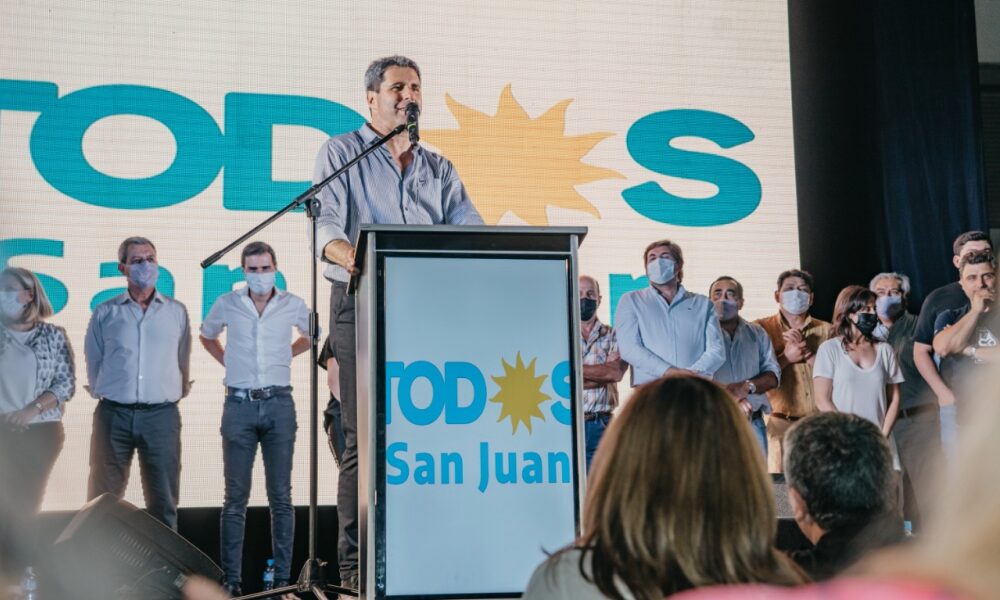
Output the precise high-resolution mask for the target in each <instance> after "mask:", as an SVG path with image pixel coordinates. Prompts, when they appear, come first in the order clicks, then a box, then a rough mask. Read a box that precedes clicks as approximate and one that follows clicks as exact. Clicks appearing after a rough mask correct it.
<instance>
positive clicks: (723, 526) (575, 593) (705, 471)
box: [524, 377, 805, 600]
mask: <svg viewBox="0 0 1000 600" xmlns="http://www.w3.org/2000/svg"><path fill="white" fill-rule="evenodd" d="M776 523H777V521H776V518H775V507H774V493H773V490H772V485H771V481H770V479H769V477H768V475H767V472H766V470H765V467H764V463H763V461H762V459H761V456H760V449H759V447H758V446H757V442H756V441H755V439H754V437H753V433H752V432H751V430H750V427H749V425H748V423H747V421H746V418H745V417H744V416H743V415H742V414H741V413H740V410H739V408H737V406H736V403H735V402H733V400H732V398H730V397H729V395H728V394H726V392H725V391H724V390H723V389H722V388H720V387H719V386H718V385H716V384H714V383H712V382H710V381H708V380H705V379H701V378H698V377H668V378H665V379H660V380H658V381H654V382H651V383H649V384H647V385H644V386H642V387H640V388H639V389H638V390H637V391H636V393H635V395H633V396H632V398H631V400H630V401H629V402H628V404H627V405H626V406H625V408H624V409H623V410H622V412H621V414H620V415H619V416H618V417H617V418H616V419H614V420H613V421H612V423H611V426H610V428H609V429H608V431H607V434H606V437H605V438H604V439H603V440H602V441H601V445H600V447H599V448H598V450H597V455H596V456H595V459H594V465H593V470H592V472H591V480H590V483H589V489H588V492H587V499H586V505H585V507H584V532H583V535H582V536H581V537H580V538H579V539H578V540H577V541H576V542H575V543H574V544H573V545H572V546H571V547H569V548H565V549H563V550H561V551H559V552H557V553H556V554H555V555H553V556H552V557H551V558H549V559H548V560H547V561H546V562H545V563H543V564H542V565H541V566H539V567H538V569H536V570H535V573H534V575H533V576H532V578H531V582H530V583H529V584H528V589H527V591H525V593H524V598H525V599H528V600H532V599H537V598H605V597H607V598H614V599H616V600H624V599H629V598H636V599H647V598H662V597H663V596H666V595H670V594H673V593H676V592H679V591H682V590H686V589H691V588H696V587H702V586H709V585H715V584H726V583H728V584H731V583H769V584H777V585H795V584H798V583H801V582H803V581H804V579H805V577H804V575H802V573H801V572H800V571H799V570H798V568H797V567H795V566H794V565H793V564H792V563H791V562H790V561H789V560H788V559H787V558H786V557H785V556H784V555H783V554H781V553H779V552H778V551H776V550H775V549H774V540H775V534H776Z"/></svg>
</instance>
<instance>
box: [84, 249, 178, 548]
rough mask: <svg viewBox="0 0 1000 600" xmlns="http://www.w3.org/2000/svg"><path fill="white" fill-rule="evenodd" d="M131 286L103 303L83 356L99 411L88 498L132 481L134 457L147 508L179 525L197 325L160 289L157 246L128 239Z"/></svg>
mask: <svg viewBox="0 0 1000 600" xmlns="http://www.w3.org/2000/svg"><path fill="white" fill-rule="evenodd" d="M118 271H119V272H120V273H121V274H122V275H125V277H127V278H128V289H127V290H126V291H125V292H123V293H122V294H119V295H118V296H115V297H114V298H111V299H110V300H107V301H105V302H102V303H101V304H98V305H97V307H96V308H94V313H93V314H92V315H91V317H90V324H89V325H88V326H87V337H86V338H85V340H84V347H83V349H84V357H85V358H86V361H87V382H88V386H87V391H88V392H90V395H91V396H93V397H94V398H95V399H97V400H100V402H98V404H97V408H96V409H95V410H94V421H93V433H92V434H91V441H90V478H89V480H88V484H87V499H88V500H92V499H94V498H96V497H98V496H100V495H101V494H104V493H111V494H114V495H115V496H117V497H119V498H121V497H122V496H124V494H125V488H126V487H127V486H128V480H129V473H130V472H131V470H132V457H133V455H135V454H136V453H138V455H139V467H140V469H139V474H140V475H141V476H142V493H143V496H144V497H145V500H146V511H147V512H149V514H151V515H153V516H154V517H156V518H157V519H159V520H160V521H161V522H162V523H163V524H164V525H166V526H167V527H170V528H171V529H177V501H178V498H179V495H180V477H181V416H180V412H179V411H178V410H177V402H178V400H180V399H181V398H183V397H184V396H187V394H188V392H189V391H190V389H191V382H190V381H189V373H190V367H191V325H190V322H189V321H188V314H187V309H186V308H185V307H184V305H183V304H181V303H180V302H178V301H177V300H174V299H173V298H169V297H167V296H164V295H163V294H161V293H160V292H159V291H157V289H156V281H157V278H158V276H159V265H158V263H157V257H156V247H155V246H153V242H151V241H149V240H148V239H146V238H143V237H130V238H128V239H126V240H125V241H123V242H122V243H121V245H120V246H119V247H118Z"/></svg>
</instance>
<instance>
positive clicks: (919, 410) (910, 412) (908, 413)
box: [899, 403, 938, 419]
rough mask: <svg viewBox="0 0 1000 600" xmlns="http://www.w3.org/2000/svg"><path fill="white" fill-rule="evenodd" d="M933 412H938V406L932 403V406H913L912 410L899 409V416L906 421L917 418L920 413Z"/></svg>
mask: <svg viewBox="0 0 1000 600" xmlns="http://www.w3.org/2000/svg"><path fill="white" fill-rule="evenodd" d="M931 411H934V412H937V411H938V405H937V404H933V403H931V404H921V405H919V406H912V407H910V408H901V409H899V416H901V417H903V418H904V419H908V418H910V417H915V416H916V415H919V414H920V413H923V412H931Z"/></svg>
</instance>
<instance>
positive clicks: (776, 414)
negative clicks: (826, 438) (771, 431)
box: [771, 412, 805, 423]
mask: <svg viewBox="0 0 1000 600" xmlns="http://www.w3.org/2000/svg"><path fill="white" fill-rule="evenodd" d="M771 416H772V417H776V418H778V419H781V420H783V421H788V422H789V423H794V422H796V421H798V420H799V419H804V418H805V417H795V416H792V415H786V414H785V413H783V412H772V413H771Z"/></svg>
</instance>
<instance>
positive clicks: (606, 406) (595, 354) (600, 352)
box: [582, 321, 618, 413]
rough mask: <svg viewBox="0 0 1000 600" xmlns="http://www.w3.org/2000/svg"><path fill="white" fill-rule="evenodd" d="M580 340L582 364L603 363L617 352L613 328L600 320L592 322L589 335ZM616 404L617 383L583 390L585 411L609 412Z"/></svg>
mask: <svg viewBox="0 0 1000 600" xmlns="http://www.w3.org/2000/svg"><path fill="white" fill-rule="evenodd" d="M582 342H583V364H584V365H603V364H606V363H607V362H608V358H612V357H614V355H616V354H618V342H617V341H615V332H614V330H612V329H611V328H610V327H608V326H607V325H605V324H604V323H601V322H600V321H595V322H594V328H593V329H591V330H590V336H589V337H587V338H584V339H583V340H582ZM616 406H618V384H617V383H607V384H605V385H602V386H601V387H596V388H592V389H589V390H586V389H585V390H583V412H585V413H604V412H611V411H612V410H614V408H615V407H616Z"/></svg>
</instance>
